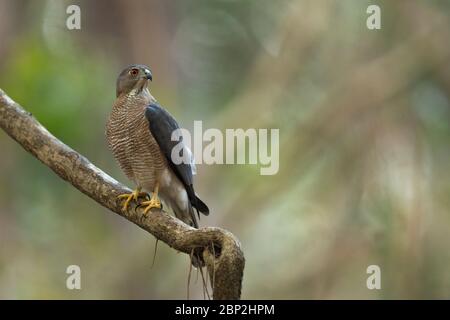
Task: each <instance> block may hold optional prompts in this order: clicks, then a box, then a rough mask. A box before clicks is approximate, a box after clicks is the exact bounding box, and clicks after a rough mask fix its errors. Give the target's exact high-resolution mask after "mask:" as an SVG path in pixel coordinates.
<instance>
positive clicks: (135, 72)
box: [130, 69, 139, 76]
mask: <svg viewBox="0 0 450 320" xmlns="http://www.w3.org/2000/svg"><path fill="white" fill-rule="evenodd" d="M138 73H139V70H138V69H131V70H130V74H131V75H132V76H137V74H138Z"/></svg>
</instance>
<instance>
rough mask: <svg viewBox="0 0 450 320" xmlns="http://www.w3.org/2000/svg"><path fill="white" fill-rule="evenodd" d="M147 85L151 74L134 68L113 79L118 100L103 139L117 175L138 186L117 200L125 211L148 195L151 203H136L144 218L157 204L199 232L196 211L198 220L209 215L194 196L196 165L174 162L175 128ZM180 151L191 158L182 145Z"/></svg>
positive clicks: (202, 203)
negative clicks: (114, 160)
mask: <svg viewBox="0 0 450 320" xmlns="http://www.w3.org/2000/svg"><path fill="white" fill-rule="evenodd" d="M149 81H152V72H151V71H150V69H149V68H148V67H147V66H145V65H137V64H136V65H130V66H128V67H127V68H125V69H124V70H123V71H122V72H121V73H120V74H119V77H118V78H117V83H116V97H117V98H116V101H115V102H114V105H113V107H112V112H111V114H110V116H109V119H108V123H107V126H106V137H107V140H108V145H109V147H110V149H111V150H112V153H113V154H114V157H115V158H116V160H117V161H118V162H119V165H120V167H121V169H122V170H123V171H124V172H125V174H126V176H127V177H128V178H129V179H130V180H132V181H133V182H134V183H135V185H136V189H135V190H134V191H133V192H132V193H130V194H123V195H120V196H119V198H121V199H124V200H125V201H124V204H123V209H124V210H126V209H127V208H128V206H129V204H130V202H131V201H136V202H137V203H138V202H139V197H141V196H143V195H146V194H147V193H146V192H150V193H152V196H151V198H150V200H147V201H142V202H141V203H140V205H142V206H145V209H144V214H147V213H148V211H149V210H150V209H152V208H161V202H160V199H161V200H162V201H163V202H164V203H165V204H166V205H168V206H169V207H171V208H172V210H173V212H174V214H175V216H176V217H177V218H178V219H180V220H182V221H183V222H185V223H186V224H188V225H190V226H192V227H195V228H198V222H197V218H196V216H195V214H194V208H195V209H196V211H197V215H198V217H199V218H200V215H199V212H201V213H203V214H204V215H208V214H209V209H208V207H207V206H206V204H205V203H204V202H203V201H202V200H200V199H199V198H198V196H197V195H196V193H195V191H194V186H193V173H195V165H194V163H193V162H192V163H185V162H186V161H183V162H182V163H180V164H176V163H175V162H179V161H175V162H174V161H172V157H171V154H172V148H173V147H174V146H175V145H177V144H178V143H183V142H182V141H181V142H180V141H172V139H171V136H172V132H173V131H174V130H176V129H179V125H178V123H177V122H176V120H175V119H174V118H173V117H172V115H170V113H169V112H167V110H165V109H164V108H163V107H162V106H160V105H159V104H158V102H157V101H156V99H155V98H154V97H153V96H152V95H151V94H150V91H149V89H148V83H149ZM182 150H183V152H188V153H190V150H189V149H188V148H187V146H185V145H183V148H182ZM142 191H145V192H142Z"/></svg>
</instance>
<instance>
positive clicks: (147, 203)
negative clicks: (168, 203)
mask: <svg viewBox="0 0 450 320" xmlns="http://www.w3.org/2000/svg"><path fill="white" fill-rule="evenodd" d="M141 205H143V206H147V207H146V208H145V209H144V215H146V214H147V212H149V211H150V210H151V209H153V208H157V209H161V207H162V206H161V201H159V199H157V198H151V199H150V200H149V201H144V202H142V203H141Z"/></svg>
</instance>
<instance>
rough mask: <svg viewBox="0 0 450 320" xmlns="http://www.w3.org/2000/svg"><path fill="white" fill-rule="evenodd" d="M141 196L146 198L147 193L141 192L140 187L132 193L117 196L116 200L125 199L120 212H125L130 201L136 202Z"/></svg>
mask: <svg viewBox="0 0 450 320" xmlns="http://www.w3.org/2000/svg"><path fill="white" fill-rule="evenodd" d="M142 196H147V193H145V192H141V187H137V188H136V190H134V191H133V192H132V193H124V194H121V195H118V196H117V198H118V199H126V200H125V202H124V204H123V207H122V210H124V211H126V210H127V209H128V206H129V205H130V202H131V200H134V201H136V202H137V201H138V199H139V197H142Z"/></svg>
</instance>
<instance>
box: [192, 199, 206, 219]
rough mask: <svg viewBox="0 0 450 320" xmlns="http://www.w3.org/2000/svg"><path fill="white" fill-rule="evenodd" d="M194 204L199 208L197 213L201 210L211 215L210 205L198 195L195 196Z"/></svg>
mask: <svg viewBox="0 0 450 320" xmlns="http://www.w3.org/2000/svg"><path fill="white" fill-rule="evenodd" d="M192 206H193V207H194V208H195V209H197V213H198V212H201V213H203V214H204V215H205V216H207V215H209V208H208V206H207V205H206V204H205V203H204V202H203V201H202V200H201V199H200V198H199V197H197V196H195V201H194V202H193V203H192Z"/></svg>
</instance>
